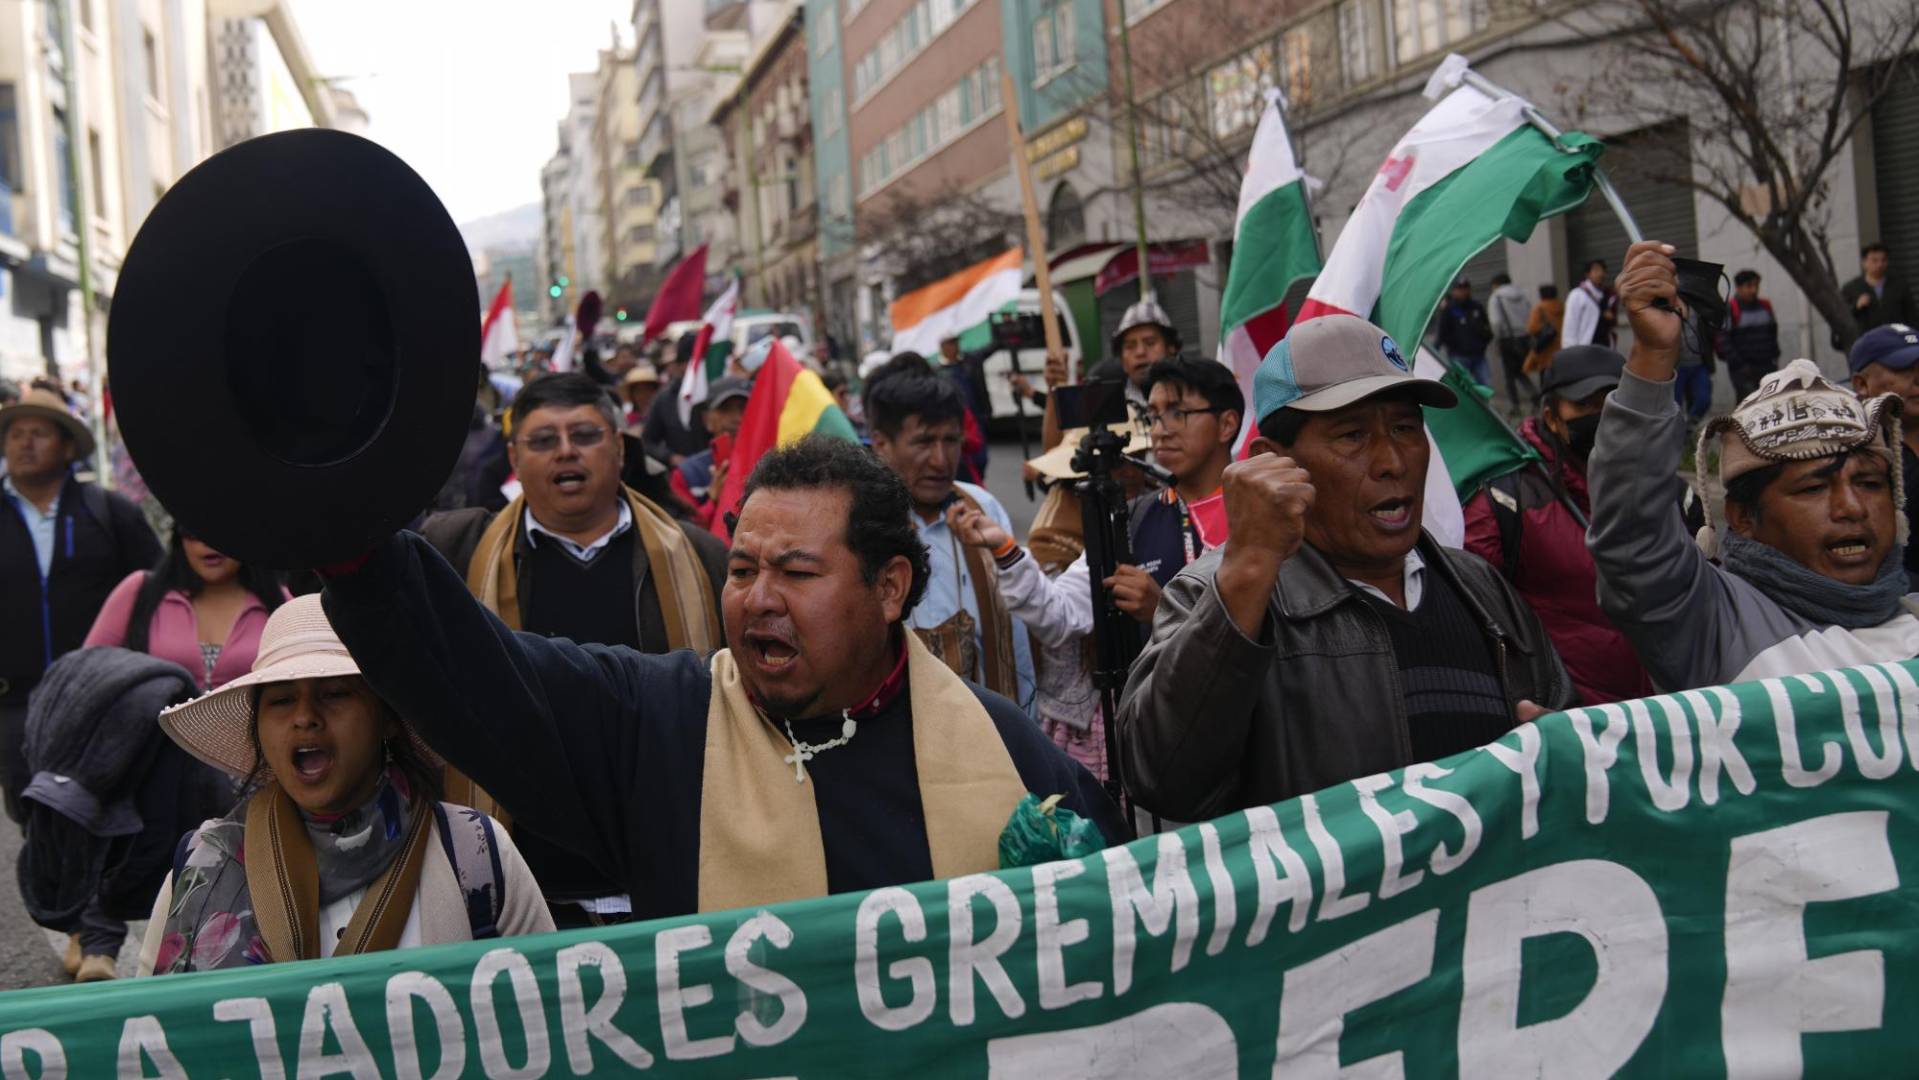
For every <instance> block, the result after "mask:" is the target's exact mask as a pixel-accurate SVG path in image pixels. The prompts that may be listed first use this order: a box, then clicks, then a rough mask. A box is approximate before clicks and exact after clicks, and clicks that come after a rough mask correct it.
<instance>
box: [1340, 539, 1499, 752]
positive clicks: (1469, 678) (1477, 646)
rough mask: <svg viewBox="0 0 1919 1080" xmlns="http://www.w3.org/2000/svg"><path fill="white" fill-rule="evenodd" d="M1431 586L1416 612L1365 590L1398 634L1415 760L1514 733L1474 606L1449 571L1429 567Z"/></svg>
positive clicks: (1397, 653) (1368, 599) (1393, 633)
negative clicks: (1457, 588)
mask: <svg viewBox="0 0 1919 1080" xmlns="http://www.w3.org/2000/svg"><path fill="white" fill-rule="evenodd" d="M1425 586H1426V587H1425V591H1424V593H1423V594H1422V595H1421V596H1420V602H1419V607H1418V609H1416V610H1414V611H1407V610H1405V609H1403V608H1401V607H1399V606H1398V605H1396V604H1391V603H1387V602H1386V601H1384V600H1381V599H1379V598H1378V597H1376V596H1374V595H1373V594H1371V593H1367V592H1362V593H1361V594H1360V595H1361V596H1363V597H1364V598H1365V600H1366V603H1367V605H1368V606H1370V607H1371V608H1372V609H1373V611H1375V612H1377V613H1378V615H1379V618H1380V621H1381V622H1383V623H1384V624H1385V626H1386V633H1387V634H1388V636H1390V637H1391V639H1392V643H1393V657H1394V659H1395V660H1396V661H1397V663H1398V665H1399V689H1400V692H1401V693H1402V694H1404V695H1405V696H1406V727H1407V729H1408V733H1409V734H1410V735H1411V737H1412V744H1413V758H1414V759H1415V760H1418V761H1433V760H1435V759H1437V758H1443V757H1446V756H1448V755H1451V754H1457V753H1460V752H1462V751H1465V750H1471V749H1473V748H1474V747H1478V746H1484V745H1485V744H1487V743H1489V742H1492V741H1493V740H1494V739H1497V738H1499V737H1500V736H1501V735H1504V734H1505V733H1506V732H1508V731H1510V730H1512V726H1513V714H1512V710H1511V709H1510V708H1508V707H1507V705H1506V695H1505V692H1504V691H1503V690H1502V689H1501V687H1500V685H1499V673H1498V671H1497V669H1495V668H1494V666H1493V652H1492V648H1491V647H1490V646H1488V645H1487V644H1486V634H1485V631H1484V630H1483V629H1482V628H1481V627H1480V625H1479V622H1478V621H1477V620H1476V619H1475V618H1474V617H1473V613H1472V611H1471V610H1470V609H1468V608H1467V607H1466V605H1465V602H1464V601H1462V600H1460V598H1459V595H1458V594H1457V593H1456V592H1454V591H1453V587H1452V584H1451V583H1450V582H1448V581H1447V580H1446V577H1445V575H1444V574H1441V573H1437V572H1435V571H1433V570H1431V569H1428V570H1427V572H1426V576H1425Z"/></svg>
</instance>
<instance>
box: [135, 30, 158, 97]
mask: <svg viewBox="0 0 1919 1080" xmlns="http://www.w3.org/2000/svg"><path fill="white" fill-rule="evenodd" d="M140 47H141V50H142V52H143V54H144V55H145V56H146V60H147V94H148V96H150V97H152V98H153V99H154V100H155V101H158V100H160V48H159V46H158V45H157V44H156V43H155V42H154V40H153V31H151V30H148V29H145V28H144V27H143V28H142V29H141V30H140Z"/></svg>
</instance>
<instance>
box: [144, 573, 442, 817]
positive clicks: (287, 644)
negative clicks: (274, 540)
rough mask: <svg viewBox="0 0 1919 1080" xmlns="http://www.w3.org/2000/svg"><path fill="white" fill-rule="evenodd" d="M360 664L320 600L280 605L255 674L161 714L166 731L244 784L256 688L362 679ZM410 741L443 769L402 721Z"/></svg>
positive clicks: (250, 765) (251, 753) (249, 765)
mask: <svg viewBox="0 0 1919 1080" xmlns="http://www.w3.org/2000/svg"><path fill="white" fill-rule="evenodd" d="M359 673H360V665H359V664H356V663H354V661H353V657H352V656H350V655H348V653H347V651H346V646H345V645H344V644H342V643H341V641H340V637H339V635H338V634H335V633H334V632H333V626H332V624H330V623H328V622H327V617H326V612H325V611H324V610H323V609H322V608H321V607H320V597H319V596H318V595H317V594H315V595H312V596H300V597H295V598H294V599H292V600H289V601H287V602H286V603H284V604H282V605H280V607H279V608H278V609H276V610H275V611H274V612H273V615H272V616H271V617H269V618H268V619H267V625H266V629H265V630H264V631H262V632H261V634H260V653H259V655H258V656H257V657H255V658H254V661H253V670H252V671H251V672H249V673H248V674H245V675H242V676H240V677H239V678H237V679H235V680H233V681H232V682H230V683H227V684H226V685H225V686H222V687H221V688H219V689H218V690H215V691H213V692H212V693H210V694H205V695H202V696H200V697H197V698H195V699H193V700H192V701H189V702H187V703H186V704H184V705H176V706H174V707H173V708H171V709H167V710H166V711H164V712H162V713H161V714H160V729H161V730H162V731H165V732H166V733H167V734H168V735H169V736H170V737H172V739H173V741H174V742H176V743H179V744H180V747H181V748H182V749H184V750H185V751H186V752H187V753H189V754H192V755H193V756H194V757H197V758H199V759H200V760H201V761H204V762H206V763H207V764H209V765H211V766H213V767H214V768H216V769H220V770H221V771H223V772H226V773H228V774H230V775H232V776H236V777H239V778H240V779H242V780H245V779H249V778H251V776H252V775H253V763H254V751H253V703H254V693H253V691H254V688H255V687H258V686H262V685H264V684H266V683H277V682H291V681H293V680H295V679H328V678H334V677H336V676H340V675H358V674H359ZM401 725H402V726H403V727H404V728H405V729H406V735H407V738H408V739H411V740H412V741H413V746H414V749H415V750H417V751H418V752H419V754H420V756H421V758H422V759H423V760H425V761H426V762H428V763H429V764H430V765H438V764H439V763H440V758H439V756H438V755H436V754H434V753H433V751H431V750H429V749H427V746H426V744H425V743H423V742H421V741H420V736H419V735H418V734H416V733H415V732H414V730H413V725H411V724H408V723H406V721H405V720H402V721H401Z"/></svg>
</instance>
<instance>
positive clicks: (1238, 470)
mask: <svg viewBox="0 0 1919 1080" xmlns="http://www.w3.org/2000/svg"><path fill="white" fill-rule="evenodd" d="M1253 393H1254V412H1255V415H1256V416H1258V418H1259V422H1258V431H1259V437H1258V438H1256V439H1255V440H1254V441H1253V443H1252V456H1251V457H1250V458H1248V459H1246V460H1244V461H1239V462H1235V463H1234V464H1233V465H1231V466H1230V467H1228V468H1227V470H1226V473H1225V493H1226V519H1227V524H1228V532H1227V538H1226V543H1225V545H1224V546H1223V547H1222V548H1220V549H1219V551H1217V552H1213V553H1209V554H1207V555H1206V556H1205V557H1203V558H1201V559H1200V560H1199V561H1198V562H1196V563H1194V564H1192V565H1191V566H1188V567H1187V568H1186V569H1185V570H1183V571H1181V572H1180V574H1179V575H1178V576H1177V577H1175V578H1174V579H1173V580H1172V582H1171V583H1170V584H1168V585H1167V586H1166V589H1165V591H1164V592H1163V594H1162V595H1161V597H1160V603H1159V615H1158V618H1157V619H1156V620H1155V621H1154V624H1153V638H1152V641H1151V642H1150V643H1149V644H1148V645H1147V646H1146V650H1145V652H1144V653H1142V654H1141V656H1140V658H1139V662H1138V663H1137V664H1136V665H1135V666H1134V668H1133V673H1132V677H1131V679H1130V680H1129V682H1128V683H1127V687H1126V696H1125V698H1124V700H1123V701H1122V703H1121V706H1120V719H1119V723H1120V746H1121V752H1122V753H1124V754H1125V755H1126V760H1125V762H1124V766H1125V767H1124V769H1123V770H1122V775H1123V776H1125V777H1126V780H1127V783H1128V786H1129V789H1130V790H1131V792H1132V794H1133V795H1134V797H1135V798H1137V799H1138V800H1139V802H1140V805H1141V806H1144V807H1145V808H1147V809H1149V810H1152V811H1155V812H1157V813H1159V814H1162V815H1164V816H1167V817H1171V818H1174V819H1177V820H1180V821H1202V820H1205V819H1207V818H1210V817H1215V816H1217V815H1219V814H1222V813H1225V812H1227V811H1229V810H1235V809H1240V808H1243V807H1247V806H1258V805H1261V804H1264V803H1269V802H1276V801H1278V800H1281V799H1286V798H1291V797H1292V796H1295V795H1299V794H1302V793H1304V792H1309V791H1314V790H1317V789H1318V788H1321V787H1325V786H1326V785H1328V784H1334V783H1338V782H1340V781H1342V780H1350V779H1352V778H1354V777H1356V776H1364V775H1367V774H1369V773H1375V772H1383V771H1386V770H1389V769H1395V768H1400V767H1402V766H1405V765H1409V764H1412V763H1413V762H1419V761H1431V760H1433V759H1435V758H1440V757H1445V756H1447V755H1449V754H1454V753H1458V752H1460V751H1464V750H1467V749H1471V748H1473V747H1476V746H1480V745H1483V744H1485V743H1487V742H1490V741H1492V740H1494V739H1497V738H1498V737H1499V736H1501V735H1503V734H1505V733H1506V732H1507V731H1509V730H1510V729H1511V728H1512V727H1513V725H1514V724H1515V723H1517V722H1520V721H1525V720H1529V719H1532V718H1533V717H1534V716H1535V715H1538V714H1539V713H1540V712H1541V711H1543V710H1545V709H1550V708H1558V707H1561V706H1564V705H1568V704H1570V703H1571V702H1572V701H1573V700H1574V694H1573V686H1572V683H1571V681H1570V680H1569V679H1567V677H1566V672H1565V669H1564V668H1563V667H1561V666H1560V663H1559V659H1558V657H1557V656H1555V655H1554V653H1553V647H1552V643H1551V641H1550V639H1548V638H1547V636H1546V633H1545V630H1544V629H1543V628H1542V627H1541V626H1540V624H1539V620H1538V618H1537V617H1536V616H1535V615H1534V614H1533V613H1532V611H1531V610H1530V609H1528V608H1527V607H1526V605H1525V604H1524V603H1523V602H1522V601H1521V600H1520V599H1519V597H1518V596H1517V595H1516V594H1515V593H1514V592H1513V591H1512V589H1511V588H1509V587H1508V586H1507V585H1506V583H1505V581H1504V580H1503V579H1501V578H1500V577H1499V576H1498V575H1497V574H1496V573H1494V572H1493V570H1492V568H1491V567H1489V566H1487V565H1486V564H1485V563H1484V562H1482V561H1481V560H1479V559H1477V558H1473V557H1470V556H1467V555H1465V554H1464V553H1462V552H1458V551H1453V550H1450V549H1447V548H1442V547H1440V546H1439V544H1438V543H1436V542H1435V541H1434V540H1433V539H1432V538H1431V537H1430V536H1429V535H1427V534H1426V532H1425V531H1424V529H1423V528H1422V527H1421V519H1422V513H1421V511H1422V509H1423V499H1424V493H1425V487H1426V469H1427V465H1428V464H1429V458H1430V455H1431V444H1430V443H1429V442H1428V441H1427V436H1426V425H1425V420H1424V414H1423V413H1422V412H1421V411H1420V410H1421V407H1422V406H1428V407H1433V408H1451V407H1453V406H1454V405H1455V404H1456V401H1457V399H1456V398H1455V396H1454V394H1453V392H1452V390H1450V389H1449V388H1447V387H1446V386H1445V385H1444V384H1443V383H1439V382H1436V381H1433V380H1430V379H1423V378H1419V377H1417V376H1415V375H1414V374H1413V373H1412V365H1411V364H1410V363H1409V362H1408V361H1407V359H1406V357H1405V355H1404V354H1403V353H1402V352H1401V351H1400V349H1399V346H1398V345H1397V344H1395V343H1394V341H1393V339H1392V338H1390V337H1388V336H1387V335H1386V333H1385V332H1384V331H1382V330H1380V329H1379V328H1378V327H1376V326H1374V325H1372V324H1371V323H1368V322H1366V321H1365V320H1364V319H1360V318H1357V317H1355V316H1351V315H1326V316H1321V317H1319V318H1316V319H1311V320H1308V321H1306V322H1302V323H1300V324H1298V325H1297V326H1295V327H1293V329H1292V330H1291V331H1290V332H1289V333H1288V334H1287V336H1286V338H1285V339H1284V340H1283V341H1281V342H1280V343H1279V344H1278V345H1275V346H1274V347H1273V350H1272V351H1271V352H1269V353H1268V354H1267V355H1266V358H1265V360H1264V361H1262V362H1261V364H1260V367H1259V371H1258V374H1257V375H1256V376H1255V378H1254V383H1253Z"/></svg>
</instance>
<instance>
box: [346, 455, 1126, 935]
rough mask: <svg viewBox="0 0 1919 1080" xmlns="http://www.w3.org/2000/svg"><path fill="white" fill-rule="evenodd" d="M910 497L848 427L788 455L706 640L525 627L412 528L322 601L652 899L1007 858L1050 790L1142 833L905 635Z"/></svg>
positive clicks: (792, 887)
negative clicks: (651, 643)
mask: <svg viewBox="0 0 1919 1080" xmlns="http://www.w3.org/2000/svg"><path fill="white" fill-rule="evenodd" d="M908 505H909V501H908V496H907V492H906V488H905V485H903V484H902V483H900V481H899V480H898V478H896V477H895V476H894V475H893V474H892V473H891V472H890V471H889V470H887V469H886V467H885V466H883V465H881V464H880V463H879V462H878V461H876V460H875V459H874V458H873V457H872V456H871V455H870V454H868V453H866V452H865V451H864V450H862V449H861V448H859V447H857V446H854V445H852V444H850V443H846V442H843V441H839V440H834V439H829V438H824V437H818V436H815V437H809V438H807V439H804V440H801V441H800V442H799V443H797V444H794V445H793V446H790V447H786V448H783V449H780V450H776V451H773V452H771V453H769V454H767V455H766V457H765V458H763V459H761V461H760V463H759V465H758V466H757V467H756V468H755V469H754V472H753V475H752V477H751V478H750V479H749V480H748V482H747V485H746V495H745V499H744V502H743V504H742V506H741V509H740V513H739V519H738V526H737V527H736V528H735V529H734V530H733V546H732V549H731V550H730V551H729V552H728V557H727V581H726V586H725V589H724V592H723V596H722V606H723V608H724V612H725V626H726V644H727V648H726V649H723V650H721V651H720V652H718V653H715V654H713V655H712V656H710V657H708V656H703V655H701V654H699V653H697V652H695V651H692V650H680V651H677V652H673V653H669V654H667V655H664V656H649V655H642V654H640V653H637V652H634V651H632V650H630V649H623V648H608V647H604V646H599V645H575V644H572V643H571V642H568V641H564V640H560V639H553V638H545V637H541V636H539V635H535V634H528V633H515V632H514V631H513V630H512V629H511V628H509V627H507V626H506V625H505V624H504V623H503V622H501V621H500V619H498V618H497V617H495V616H494V615H492V614H491V613H489V612H488V611H487V610H486V609H485V608H483V607H482V606H481V605H480V604H479V603H477V602H476V601H475V600H474V599H473V598H472V596H471V594H470V593H469V592H468V590H467V588H466V584H465V582H464V581H463V580H462V579H461V576H460V574H459V573H458V572H456V571H455V570H454V569H453V568H451V567H449V566H447V565H446V563H445V561H444V560H442V559H441V558H440V557H439V556H438V555H436V554H435V553H434V552H433V550H432V549H431V548H430V547H428V546H427V545H426V544H425V543H423V542H422V541H420V540H419V539H418V538H417V537H413V536H410V535H407V534H404V533H402V534H400V535H398V536H396V537H393V538H391V539H390V540H388V541H387V542H386V543H384V544H382V545H380V546H379V547H377V548H376V549H374V551H372V552H371V553H370V554H369V555H368V556H367V557H366V558H365V559H364V560H362V561H360V562H358V563H357V564H356V565H354V566H352V567H343V568H336V569H335V571H334V572H333V576H332V577H331V579H330V581H329V583H328V586H327V591H326V607H327V612H328V614H329V616H330V617H331V618H332V620H333V624H334V626H335V627H337V628H338V630H339V632H340V637H341V638H342V639H343V640H344V641H345V642H346V643H347V648H348V649H349V650H350V651H351V652H352V653H353V655H354V657H355V658H356V659H357V660H359V662H360V664H361V666H362V670H363V671H364V672H365V674H366V677H367V680H368V681H369V682H370V683H371V684H372V685H373V686H374V687H375V688H376V689H378V690H379V692H380V693H381V694H382V695H383V696H384V697H385V698H386V700H388V701H390V702H392V703H393V704H394V705H395V706H396V707H397V708H398V709H399V711H400V712H401V714H402V715H404V716H406V717H408V718H409V719H410V720H411V721H412V722H413V723H414V724H415V725H416V726H417V729H418V730H419V732H420V734H421V735H422V737H424V738H425V740H426V741H427V743H428V744H429V745H431V746H432V747H433V748H434V749H435V750H437V751H438V752H440V753H442V754H444V755H445V756H446V758H447V759H448V760H449V761H451V762H452V763H453V764H454V765H456V766H458V767H459V768H460V769H462V770H463V771H465V772H466V773H467V774H468V775H470V776H472V777H473V778H474V779H475V780H476V781H478V782H479V783H480V784H481V785H482V786H484V787H485V788H487V789H488V790H489V791H492V792H493V793H494V794H495V795H496V796H498V797H499V799H500V801H501V802H503V803H504V804H506V805H507V806H509V807H512V808H514V809H515V810H516V811H517V812H518V814H519V815H520V820H521V821H522V822H523V823H525V824H527V825H529V826H531V827H534V828H536V829H538V830H539V831H541V832H542V833H543V834H549V835H564V836H565V838H566V841H567V843H568V844H569V846H571V847H572V849H573V850H574V851H576V852H577V853H579V854H580V855H581V856H583V857H585V858H587V859H590V860H592V861H593V862H594V863H596V864H597V865H600V866H604V867H606V868H608V869H609V870H610V871H611V872H612V873H613V874H614V875H615V876H616V877H617V878H618V880H619V882H620V884H621V886H622V887H624V888H625V889H626V890H627V892H628V893H629V894H630V896H631V899H632V907H633V913H634V915H635V916H636V917H642V918H648V917H657V916H666V915H676V914H683V913H687V912H692V911H711V910H720V909H726V908H734V907H741V906H746V905H754V904H770V903H776V902H779V901H782V900H796V899H801V898H805V897H813V896H820V895H824V894H826V893H833V892H849V891H855V890H861V889H871V888H876V887H879V886H884V885H897V884H904V883H908V882H914V881H921V880H926V879H929V878H935V877H951V876H953V875H958V874H966V873H974V872H979V871H986V870H992V869H996V868H997V867H998V866H999V858H998V842H999V836H1000V833H1001V831H1002V830H1003V829H1004V828H1005V826H1006V822H1007V819H1008V817H1009V816H1010V815H1011V813H1012V811H1013V809H1014V807H1015V806H1016V805H1017V804H1018V802H1019V800H1020V799H1021V797H1022V796H1024V795H1025V794H1027V793H1028V792H1031V793H1034V794H1037V795H1039V796H1041V797H1046V796H1050V795H1055V794H1058V795H1063V796H1064V800H1063V802H1064V805H1065V806H1067V807H1068V808H1070V809H1072V810H1074V811H1075V812H1077V813H1080V814H1082V815H1084V816H1088V817H1090V818H1091V819H1092V820H1093V821H1094V822H1095V823H1096V824H1097V825H1098V826H1099V828H1100V830H1101V832H1102V833H1104V834H1105V836H1106V837H1107V838H1108V839H1109V840H1118V839H1123V838H1124V837H1125V835H1126V834H1125V827H1124V824H1123V822H1122V820H1121V818H1120V816H1119V813H1118V811H1117V810H1116V809H1115V808H1114V806H1113V805H1112V803H1111V802H1110V801H1109V800H1108V799H1107V798H1106V795H1105V793H1104V792H1103V791H1102V790H1101V789H1100V787H1099V785H1098V784H1097V782H1096V781H1094V779H1093V778H1092V776H1091V774H1089V773H1087V772H1086V770H1085V769H1083V768H1081V767H1080V766H1079V765H1078V764H1076V763H1074V762H1073V761H1072V760H1071V759H1069V758H1067V757H1066V755H1065V754H1064V753H1063V752H1062V751H1061V750H1059V748H1057V747H1055V746H1054V745H1053V744H1052V743H1051V742H1049V741H1048V740H1047V739H1046V737H1045V736H1044V735H1043V734H1041V732H1040V731H1039V729H1038V728H1037V727H1036V726H1035V725H1034V724H1033V723H1032V722H1031V721H1030V720H1028V719H1027V718H1026V716H1025V714H1024V713H1022V712H1021V711H1020V710H1019V709H1018V707H1016V706H1014V705H1013V704H1012V703H1011V702H1009V701H1007V700H1006V699H1005V698H1003V697H1000V696H999V695H997V694H994V693H993V692H991V691H989V690H986V689H984V688H982V687H980V686H978V685H976V684H972V683H968V682H966V681H964V680H962V679H960V678H959V677H958V676H956V675H954V674H953V673H952V672H951V671H949V670H948V669H947V668H946V667H945V666H944V665H943V664H941V663H940V662H939V661H938V660H936V659H934V657H933V656H932V654H931V653H929V652H928V651H927V650H926V648H925V646H923V645H922V644H920V641H919V639H918V638H917V637H916V636H914V635H913V634H910V633H907V632H906V630H905V622H906V619H907V617H908V616H909V614H910V613H911V611H912V608H913V605H914V603H915V602H916V601H917V600H918V599H919V597H920V595H921V593H922V592H923V591H924V590H925V588H926V577H927V557H926V549H925V545H924V544H922V543H921V542H920V540H919V537H918V535H917V532H916V530H915V529H914V528H913V525H912V522H911V521H910V520H909V518H908Z"/></svg>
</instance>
